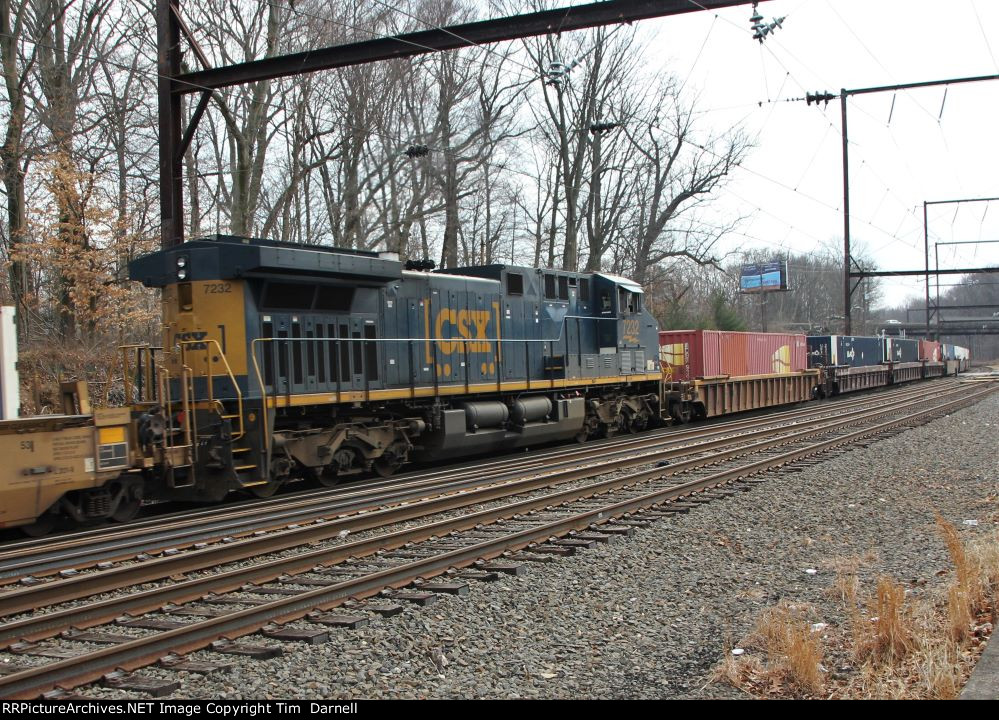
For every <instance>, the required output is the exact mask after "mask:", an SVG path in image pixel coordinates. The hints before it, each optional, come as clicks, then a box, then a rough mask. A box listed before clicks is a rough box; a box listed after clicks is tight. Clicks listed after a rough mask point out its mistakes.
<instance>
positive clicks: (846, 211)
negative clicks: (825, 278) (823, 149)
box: [839, 90, 853, 335]
mask: <svg viewBox="0 0 999 720" xmlns="http://www.w3.org/2000/svg"><path fill="white" fill-rule="evenodd" d="M846 97H847V96H846V90H841V91H840V95H839V106H840V116H841V117H842V123H843V318H844V319H843V328H844V332H843V334H844V335H852V334H853V323H852V322H851V320H850V304H851V296H852V295H853V290H852V288H851V287H850V263H852V262H853V258H852V257H851V256H850V142H849V139H848V138H849V135H848V134H847V131H846Z"/></svg>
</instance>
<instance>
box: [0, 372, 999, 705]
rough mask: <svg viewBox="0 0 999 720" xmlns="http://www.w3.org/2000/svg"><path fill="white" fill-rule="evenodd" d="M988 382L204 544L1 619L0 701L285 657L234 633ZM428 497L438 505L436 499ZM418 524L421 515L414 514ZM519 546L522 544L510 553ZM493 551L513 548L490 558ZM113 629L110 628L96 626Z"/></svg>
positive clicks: (784, 461)
mask: <svg viewBox="0 0 999 720" xmlns="http://www.w3.org/2000/svg"><path fill="white" fill-rule="evenodd" d="M996 387H997V386H996V385H994V384H993V385H987V386H982V385H976V386H949V387H948V388H947V389H946V390H944V391H942V392H940V393H937V394H936V395H935V396H934V397H932V398H928V399H926V400H924V401H916V400H913V399H912V398H905V399H896V401H895V402H892V403H886V404H884V406H883V407H880V408H877V409H870V408H868V409H867V410H864V411H859V410H858V411H857V412H855V413H849V414H848V416H839V417H837V418H834V419H829V418H825V419H821V418H820V419H813V420H812V421H810V422H808V423H804V422H802V423H798V424H794V425H791V426H789V427H787V428H784V429H783V431H780V430H773V431H772V432H771V433H770V434H769V435H766V434H763V435H759V436H757V435H754V436H752V437H744V438H742V439H741V440H740V441H737V442H733V441H732V438H729V439H728V443H729V444H728V445H727V446H718V447H715V448H713V449H711V450H705V449H704V446H702V448H701V449H702V450H704V451H703V452H698V453H689V452H688V456H686V457H684V458H681V459H675V460H674V461H672V462H670V464H669V465H665V466H657V465H655V464H653V465H651V466H649V463H648V461H646V463H644V465H640V466H637V467H632V468H630V469H629V468H624V467H617V468H615V469H614V471H613V472H611V473H610V474H608V473H607V471H606V469H604V468H588V469H585V470H576V471H574V472H576V477H575V478H574V479H572V480H564V481H563V482H561V483H554V484H553V483H552V482H551V481H550V480H548V479H532V480H523V481H520V482H524V483H531V482H540V483H542V484H541V485H535V486H531V485H529V484H528V485H522V484H519V483H518V482H510V483H508V485H509V487H508V488H507V490H508V492H507V493H506V494H495V495H490V494H489V493H498V491H499V488H498V487H484V488H480V489H478V490H467V491H464V492H461V493H456V494H453V495H450V496H444V497H438V498H429V499H425V500H422V501H419V502H413V503H410V504H407V505H400V506H397V507H393V508H387V509H385V510H382V511H378V512H371V513H361V514H358V515H355V516H350V517H346V518H343V519H342V521H343V522H346V523H355V524H358V523H359V524H358V525H355V527H356V528H357V529H358V530H361V529H363V532H362V533H361V534H360V535H359V536H358V537H356V539H355V538H353V537H351V535H352V534H353V532H357V530H355V531H352V532H351V534H349V535H347V536H345V537H337V536H339V533H337V536H334V537H337V542H336V543H335V544H333V545H329V546H321V547H316V548H311V549H306V550H303V551H301V552H296V553H292V554H278V555H276V556H274V557H273V558H271V559H264V560H261V561H259V562H254V563H252V564H247V565H236V566H235V567H229V568H221V569H219V570H218V571H217V572H211V571H209V570H208V568H209V567H211V566H210V565H209V564H208V563H209V562H212V563H214V562H216V561H217V560H218V556H217V555H210V554H207V553H206V554H205V555H203V556H201V562H199V563H195V564H193V565H191V566H190V567H191V569H189V570H187V571H185V572H186V573H187V574H186V575H183V576H180V575H177V576H175V577H176V579H174V580H172V581H171V582H169V583H165V584H163V585H161V586H159V587H155V588H152V589H136V590H134V591H130V592H126V593H119V594H115V595H113V596H111V597H108V598H103V599H97V600H96V601H94V602H88V603H81V604H79V605H76V606H73V607H67V608H63V609H59V610H55V611H53V612H50V613H48V614H45V615H38V614H37V613H33V614H31V615H28V616H26V617H22V618H14V619H12V620H11V621H10V622H8V623H6V624H5V625H4V626H3V627H2V628H0V633H2V636H0V637H2V643H0V644H2V645H3V646H4V647H5V648H7V649H8V653H7V654H6V655H5V656H3V657H0V668H2V670H0V672H2V673H5V674H4V676H3V677H0V695H2V696H4V697H33V696H36V695H38V694H40V693H43V692H47V691H50V690H52V689H53V688H55V687H57V686H61V687H66V688H71V687H76V686H79V685H81V684H84V683H87V682H91V681H93V680H96V679H99V678H101V677H102V676H104V675H106V674H108V673H112V672H119V674H118V675H116V676H113V677H112V679H111V680H109V682H112V683H117V684H118V685H120V686H123V687H132V688H133V689H134V688H138V689H146V690H148V691H152V692H156V691H157V689H158V690H159V691H164V689H165V688H167V687H171V684H170V683H169V682H166V681H163V682H161V681H160V680H156V679H155V678H154V679H152V680H150V679H143V678H141V677H140V678H136V677H134V676H128V675H127V674H123V673H125V672H126V671H131V670H134V669H136V668H139V667H143V666H147V665H151V664H154V663H157V662H161V661H162V662H161V665H162V666H163V667H168V668H173V669H186V670H188V671H192V672H199V671H208V670H211V669H218V668H219V666H220V663H219V662H218V660H217V658H218V657H223V656H224V654H225V653H232V652H236V653H243V654H253V653H257V654H267V653H268V652H271V653H273V652H278V651H279V649H278V650H275V649H274V648H273V647H272V648H266V647H261V646H260V645H259V644H258V645H247V644H245V643H244V642H241V641H239V640H238V638H241V637H243V636H246V635H249V634H252V633H257V632H260V633H262V634H263V635H264V636H265V637H268V638H271V639H272V640H284V641H289V642H290V641H307V642H317V641H321V640H322V639H323V638H324V637H325V636H326V634H328V632H329V627H330V626H343V625H350V624H351V623H356V622H359V619H358V616H356V615H355V616H350V615H345V614H343V613H341V612H336V609H337V608H341V606H343V605H344V604H345V603H346V602H348V601H350V600H362V599H365V598H371V597H373V596H375V595H378V594H379V593H382V592H383V591H385V590H386V589H390V588H396V589H398V588H403V587H406V586H408V585H411V584H412V583H413V582H414V581H417V582H418V588H417V590H416V591H408V593H409V596H408V597H407V596H406V594H405V593H403V594H398V593H396V594H395V595H393V596H390V599H399V600H403V599H417V598H418V597H424V596H425V595H426V594H427V593H428V592H431V591H456V589H457V588H460V587H461V585H460V583H456V582H450V583H443V584H442V583H433V582H426V581H427V580H429V579H431V578H436V577H438V576H441V575H444V574H446V573H449V572H451V573H454V572H455V569H458V568H469V567H472V566H474V567H476V568H477V571H475V572H473V573H472V574H471V575H470V576H469V577H471V578H475V579H488V578H489V576H491V575H495V573H497V572H503V571H512V570H514V569H515V567H516V565H515V563H517V562H524V561H526V560H528V559H534V558H538V557H543V556H546V555H551V554H570V553H571V552H574V551H575V550H576V549H578V548H581V547H587V546H590V545H592V544H593V543H595V542H601V541H609V540H610V539H611V538H613V537H615V536H616V535H619V534H627V533H629V532H631V531H632V530H633V528H634V527H635V526H636V525H638V526H640V525H642V524H645V523H646V522H648V521H649V520H650V519H654V518H655V517H657V516H661V515H663V514H667V513H671V512H682V511H686V510H689V509H690V508H691V507H695V506H696V505H697V504H699V503H701V502H709V501H715V500H718V499H721V498H724V497H727V496H729V495H731V494H733V493H735V492H739V491H740V490H742V489H748V488H750V487H752V486H753V485H755V484H756V483H757V482H758V481H759V479H758V478H754V476H757V475H759V474H761V473H767V472H772V471H777V470H780V469H782V468H783V469H788V466H789V465H791V464H793V463H796V462H801V461H803V460H804V461H806V462H807V458H810V457H813V456H816V455H819V454H822V453H829V452H835V451H837V450H839V449H841V448H845V447H847V446H849V445H851V444H857V443H861V444H863V443H866V442H869V439H870V438H874V437H877V436H880V435H883V434H885V433H893V432H899V431H901V430H903V429H904V428H906V427H908V426H911V425H915V424H920V423H923V422H926V421H927V420H929V419H931V418H932V417H936V416H938V415H941V414H944V413H948V412H952V411H953V410H956V409H958V408H960V407H963V406H966V405H968V404H971V403H973V402H975V401H977V400H979V399H981V398H982V397H984V396H985V395H987V394H989V393H991V392H993V391H994V390H995V389H996ZM705 442H708V443H709V442H712V441H710V440H709V441H705ZM717 442H719V443H720V442H723V441H722V440H720V439H718V440H717ZM658 462H663V461H661V460H660V461H658ZM791 469H793V468H791ZM586 473H588V474H586ZM486 491H489V493H487V492H486ZM434 504H437V507H436V508H434V507H431V506H432V505H434ZM417 519H419V520H421V521H423V522H421V523H418V524H417V523H416V522H415V520H417ZM323 525H328V526H332V527H328V528H323V529H324V530H331V529H336V527H337V526H336V525H335V523H332V522H330V523H321V524H320V526H323ZM566 536H569V537H568V539H565V538H566ZM206 550H207V548H206ZM524 551H528V553H527V554H526V555H519V556H518V555H514V556H511V555H510V554H511V553H523V552H524ZM202 552H203V551H202ZM195 555H197V553H192V554H189V555H187V556H183V557H184V558H185V560H184V562H185V563H190V562H192V561H193V559H194V556H195ZM501 556H506V557H504V558H503V559H502V562H497V559H498V558H501ZM169 560H170V558H161V559H160V560H159V561H157V562H165V561H169ZM205 561H207V562H205ZM140 567H149V568H152V567H153V566H152V565H151V564H150V565H140ZM171 567H173V566H171ZM167 569H169V568H168V567H167V566H166V565H162V566H159V567H157V568H156V569H155V570H154V571H153V572H154V573H159V574H160V576H162V573H163V572H164V571H165V570H167ZM173 569H177V568H176V567H173ZM129 572H133V573H135V574H134V576H132V577H130V578H129V579H128V580H124V581H123V580H122V578H123V576H122V575H118V576H117V577H118V580H119V581H122V582H124V583H125V584H121V585H119V587H126V585H130V584H131V583H133V582H134V583H142V582H148V578H149V576H148V575H147V576H146V579H143V577H142V576H141V574H139V573H138V571H129ZM465 572H466V573H467V572H468V571H467V570H466V571H465ZM111 576H112V574H110V573H109V575H108V577H111ZM455 579H457V580H459V581H460V580H463V579H464V578H461V577H460V576H455V577H453V578H452V580H455ZM57 582H63V581H57ZM73 582H74V579H72V578H70V579H67V580H66V584H65V585H62V586H61V587H62V588H63V589H68V588H70V587H76V589H77V590H80V588H81V587H82V585H80V584H77V585H73V584H72V583H73ZM55 587H57V585H56V584H52V588H55ZM24 590H29V591H32V590H33V588H31V587H28V588H24ZM50 591H51V588H50ZM23 597H25V596H22V599H23ZM34 597H35V598H36V599H37V598H38V597H40V596H38V595H35V596H34ZM61 597H62V599H66V598H67V597H69V596H68V595H63V596H61ZM10 598H11V596H10V595H9V594H5V595H4V596H3V600H4V605H3V607H5V608H6V607H7V605H6V601H7V600H8V599H10ZM55 599H56V598H55V597H53V600H55ZM383 605H384V603H383ZM383 609H384V608H383ZM374 611H375V612H378V610H376V609H375V610H374ZM354 612H356V610H355V611H354ZM123 613H130V614H129V615H128V616H124V615H122V614H123ZM7 614H9V613H7ZM361 619H363V618H361ZM106 623H112V624H111V625H109V626H107V627H104V628H99V627H97V626H99V625H102V624H106ZM74 628H75V629H74ZM86 628H96V629H92V630H87V629H86ZM60 636H61V637H60ZM20 638H27V639H28V642H22V641H21V640H20ZM223 638H224V639H223ZM39 640H45V642H41V643H39V642H37V641H39ZM202 648H212V650H213V653H212V654H211V655H209V656H208V657H215V658H216V660H215V661H214V663H213V662H212V661H211V660H205V659H199V658H198V657H194V658H192V657H184V655H185V654H187V653H191V652H192V651H196V650H199V649H202ZM201 655H202V653H198V656H199V657H200V656H201ZM161 672H165V671H161ZM129 683H131V685H129ZM143 683H145V684H143Z"/></svg>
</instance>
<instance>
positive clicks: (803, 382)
mask: <svg viewBox="0 0 999 720" xmlns="http://www.w3.org/2000/svg"><path fill="white" fill-rule="evenodd" d="M805 351H806V342H805V336H804V335H795V334H785V333H749V332H728V331H719V330H669V331H663V332H661V333H659V359H660V363H661V365H662V369H663V401H662V405H663V407H664V408H665V411H666V414H667V415H668V416H669V417H670V418H671V419H672V420H674V421H675V422H687V421H689V420H691V419H700V418H706V417H715V416H718V415H725V414H728V413H736V412H743V411H746V410H758V409H760V408H765V407H772V406H775V405H786V404H789V403H796V402H804V401H806V400H810V399H812V398H813V397H815V394H816V392H815V390H816V387H818V385H819V384H820V382H821V373H820V372H819V371H818V370H809V369H808V366H807V360H806V352H805Z"/></svg>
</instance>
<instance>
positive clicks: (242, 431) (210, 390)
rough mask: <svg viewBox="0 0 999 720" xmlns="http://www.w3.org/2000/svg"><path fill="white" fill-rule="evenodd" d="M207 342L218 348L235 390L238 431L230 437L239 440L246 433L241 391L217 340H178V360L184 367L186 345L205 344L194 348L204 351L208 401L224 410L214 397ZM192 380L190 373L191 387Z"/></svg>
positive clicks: (213, 375) (212, 375) (185, 363)
mask: <svg viewBox="0 0 999 720" xmlns="http://www.w3.org/2000/svg"><path fill="white" fill-rule="evenodd" d="M208 343H211V344H212V345H214V346H215V348H216V349H217V350H218V357H219V359H220V360H221V362H222V365H223V366H224V367H225V374H226V375H227V376H228V378H229V381H230V382H231V383H232V387H233V390H235V391H236V408H237V409H236V414H237V415H238V416H239V432H237V433H235V434H234V435H233V436H232V438H231V439H232V440H239V439H240V438H241V437H243V435H244V434H245V433H246V428H245V427H244V425H243V391H242V390H240V389H239V383H237V382H236V376H235V375H234V374H233V372H232V368H231V367H230V366H229V360H228V359H227V358H226V356H225V353H224V352H222V346H221V345H219V343H218V340H215V339H214V338H205V339H202V340H178V341H177V344H178V345H179V346H180V362H181V365H182V366H184V367H186V365H187V362H186V353H187V350H186V346H187V345H195V344H198V345H202V344H203V345H205V347H202V348H196V349H198V350H204V351H205V369H206V373H205V378H206V380H207V383H208V401H209V402H210V403H212V404H213V405H214V404H217V405H218V406H219V407H220V408H222V409H223V410H224V406H223V405H222V401H221V400H217V399H216V398H215V389H214V385H215V383H214V382H213V380H214V378H215V373H214V372H212V361H211V358H210V357H209V356H208ZM192 349H195V348H192ZM193 381H194V378H193V375H192V376H191V385H192V387H193V385H194V382H193ZM221 414H224V412H223V413H220V415H221Z"/></svg>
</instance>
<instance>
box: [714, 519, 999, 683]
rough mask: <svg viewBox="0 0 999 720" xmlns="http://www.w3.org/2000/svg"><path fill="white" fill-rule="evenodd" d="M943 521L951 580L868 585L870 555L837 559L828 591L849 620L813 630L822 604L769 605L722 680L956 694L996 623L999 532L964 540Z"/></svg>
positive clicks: (728, 659) (729, 658) (720, 674)
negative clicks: (863, 568)
mask: <svg viewBox="0 0 999 720" xmlns="http://www.w3.org/2000/svg"><path fill="white" fill-rule="evenodd" d="M936 524H937V528H938V530H939V532H940V536H941V538H942V540H943V542H944V545H945V546H946V547H947V550H948V553H949V555H950V559H951V563H952V565H953V568H952V570H953V577H952V579H951V581H950V582H949V583H947V584H946V585H945V586H944V587H938V588H936V589H934V590H933V592H929V593H927V594H923V593H924V591H920V590H918V588H919V587H920V585H921V584H922V583H915V584H914V586H913V587H914V588H917V590H916V592H907V590H906V588H905V587H904V586H903V585H901V584H899V583H898V582H896V581H895V580H893V579H892V578H890V577H886V576H881V577H879V578H878V580H877V583H876V586H875V587H874V588H873V589H872V590H870V591H867V592H865V591H864V588H863V587H862V586H861V584H860V582H859V581H858V570H859V567H860V565H862V564H865V563H864V558H867V557H871V556H870V555H866V556H864V557H863V558H858V557H854V558H842V559H838V560H836V561H834V564H833V568H834V569H835V571H836V575H835V579H834V581H833V583H832V585H831V587H830V588H829V596H830V597H831V598H832V599H833V600H834V601H835V602H836V603H837V604H838V605H840V607H841V608H842V609H843V611H844V612H845V616H846V622H845V623H844V624H843V625H842V626H839V627H834V628H829V629H828V630H826V629H823V632H812V631H811V623H810V621H809V619H808V616H809V615H810V614H814V613H816V612H817V611H816V610H815V609H814V608H808V607H807V606H794V605H790V604H787V603H782V604H781V605H778V606H777V607H773V608H769V609H767V610H765V611H764V612H763V613H762V614H761V615H760V618H759V620H758V621H757V624H756V627H755V629H754V630H753V632H752V633H750V635H749V636H747V638H746V639H745V640H744V641H743V646H744V647H745V648H747V652H746V653H745V654H743V655H741V656H734V655H732V654H731V652H730V648H729V647H727V648H726V656H725V659H724V660H723V661H722V662H721V663H719V664H718V666H717V667H716V669H715V673H714V676H713V680H714V681H716V682H726V683H729V684H731V685H734V686H736V687H739V688H741V689H743V690H745V691H746V692H748V693H750V694H752V695H754V696H756V697H803V696H807V697H822V696H826V697H836V698H899V699H901V698H908V699H916V698H932V699H940V700H943V699H950V698H955V697H957V696H958V695H959V694H960V691H961V688H962V687H963V685H964V683H965V681H966V680H967V678H968V676H969V675H970V674H971V671H972V669H973V668H974V664H975V661H976V659H977V656H978V655H979V654H980V652H981V649H982V647H983V645H984V642H985V638H986V636H987V635H988V634H989V632H990V631H991V624H990V623H995V622H996V620H997V616H996V611H995V609H996V607H997V600H999V529H996V530H992V531H991V532H988V533H980V534H979V533H976V534H977V537H975V538H974V539H972V540H971V541H969V542H964V541H963V540H962V538H961V533H960V532H959V531H958V530H957V528H955V527H954V525H953V524H952V523H949V522H947V521H946V520H944V519H943V518H941V517H939V516H938V517H937V520H936ZM949 572H950V571H941V572H940V573H937V574H938V575H947V574H948V573H949ZM931 589H932V588H931ZM816 617H817V616H816ZM824 660H825V662H826V663H827V664H828V665H829V666H830V670H833V671H834V672H832V673H831V674H829V675H828V676H827V674H826V673H825V669H824V668H823V666H822V663H823V661H824Z"/></svg>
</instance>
